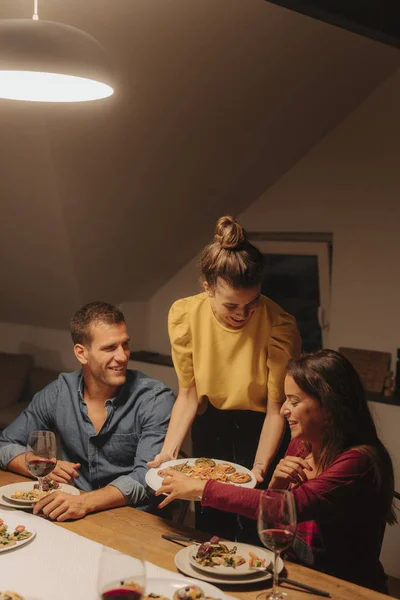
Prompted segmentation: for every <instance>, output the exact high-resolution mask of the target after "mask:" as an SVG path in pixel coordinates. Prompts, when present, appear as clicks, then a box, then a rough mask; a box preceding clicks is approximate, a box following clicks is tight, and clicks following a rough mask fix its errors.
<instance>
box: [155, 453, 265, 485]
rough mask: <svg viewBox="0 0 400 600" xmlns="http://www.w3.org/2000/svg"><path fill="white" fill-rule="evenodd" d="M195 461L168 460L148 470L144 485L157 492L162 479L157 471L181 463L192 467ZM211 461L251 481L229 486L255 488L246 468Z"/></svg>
mask: <svg viewBox="0 0 400 600" xmlns="http://www.w3.org/2000/svg"><path fill="white" fill-rule="evenodd" d="M195 460H196V458H178V459H176V460H169V461H167V462H165V463H163V464H162V465H160V466H159V467H157V468H153V469H149V470H148V471H147V473H146V483H147V485H148V486H149V487H151V489H152V490H154V491H157V490H158V489H159V488H160V487H161V484H162V477H160V475H158V471H160V470H161V469H167V468H168V467H174V466H175V465H180V464H183V463H188V464H189V465H194V463H195ZM213 460H214V461H215V462H216V463H217V465H218V464H222V463H224V464H229V465H232V466H233V467H235V469H236V471H238V472H239V473H247V474H248V475H250V477H251V481H248V482H247V483H231V484H230V485H237V486H239V487H245V488H254V487H256V485H257V480H256V478H255V477H254V475H253V473H252V472H251V471H249V469H246V467H242V466H241V465H237V464H235V463H232V462H229V461H227V460H218V459H217V458H214V459H213Z"/></svg>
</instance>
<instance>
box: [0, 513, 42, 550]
mask: <svg viewBox="0 0 400 600" xmlns="http://www.w3.org/2000/svg"><path fill="white" fill-rule="evenodd" d="M0 518H1V519H3V521H4V524H5V525H8V530H9V531H14V529H13V528H15V527H18V525H25V527H26V528H27V530H28V531H30V532H31V534H32V535H31V537H30V538H28V539H26V540H21V541H20V542H17V543H16V544H14V545H13V546H6V547H5V548H0V553H1V552H12V551H13V550H18V548H21V547H22V546H25V544H28V543H29V542H31V541H32V540H33V538H34V537H35V536H36V530H35V529H34V528H33V527H31V525H30V524H29V525H26V523H25V522H24V516H23V515H22V516H21V515H14V514H13V513H12V512H11V511H10V512H6V513H4V512H3V513H1V514H0ZM29 520H30V521H31V518H30V519H29Z"/></svg>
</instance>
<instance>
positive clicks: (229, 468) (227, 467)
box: [215, 463, 236, 475]
mask: <svg viewBox="0 0 400 600" xmlns="http://www.w3.org/2000/svg"><path fill="white" fill-rule="evenodd" d="M215 470H216V471H222V472H223V473H226V474H227V475H230V474H231V473H234V472H235V470H236V469H235V467H234V466H233V465H231V464H229V463H220V464H219V465H217V466H216V468H215Z"/></svg>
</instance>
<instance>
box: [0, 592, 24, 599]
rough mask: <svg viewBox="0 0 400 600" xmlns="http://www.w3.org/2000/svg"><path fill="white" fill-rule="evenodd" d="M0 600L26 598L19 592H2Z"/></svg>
mask: <svg viewBox="0 0 400 600" xmlns="http://www.w3.org/2000/svg"><path fill="white" fill-rule="evenodd" d="M0 600H24V599H23V597H22V596H20V595H19V594H17V592H0Z"/></svg>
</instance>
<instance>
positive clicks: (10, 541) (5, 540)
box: [0, 519, 32, 550]
mask: <svg viewBox="0 0 400 600" xmlns="http://www.w3.org/2000/svg"><path fill="white" fill-rule="evenodd" d="M31 536H32V533H31V532H30V531H27V530H26V528H25V525H18V526H17V527H16V528H15V529H14V531H11V533H10V532H9V530H8V525H6V524H5V523H4V521H3V519H0V550H1V549H3V548H8V547H9V546H15V544H16V543H17V542H22V540H27V539H28V538H30V537H31Z"/></svg>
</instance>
